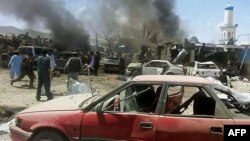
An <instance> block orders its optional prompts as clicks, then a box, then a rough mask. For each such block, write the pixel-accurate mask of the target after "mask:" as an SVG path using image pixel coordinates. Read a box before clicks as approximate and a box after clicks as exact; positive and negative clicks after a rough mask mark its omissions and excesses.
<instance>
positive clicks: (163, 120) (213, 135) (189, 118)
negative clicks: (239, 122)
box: [157, 87, 234, 141]
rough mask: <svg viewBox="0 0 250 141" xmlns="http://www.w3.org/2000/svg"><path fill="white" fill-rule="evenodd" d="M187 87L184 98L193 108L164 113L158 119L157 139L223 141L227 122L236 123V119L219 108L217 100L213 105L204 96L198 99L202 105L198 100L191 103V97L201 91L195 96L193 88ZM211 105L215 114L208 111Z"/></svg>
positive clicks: (160, 140) (161, 140) (159, 140)
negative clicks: (181, 111) (192, 91)
mask: <svg viewBox="0 0 250 141" xmlns="http://www.w3.org/2000/svg"><path fill="white" fill-rule="evenodd" d="M192 88H193V87H192ZM185 89H186V90H185V91H187V93H184V98H185V99H186V100H187V101H189V102H190V103H189V104H190V106H191V108H190V107H188V108H186V111H185V112H184V113H181V114H180V113H163V115H161V116H160V117H159V119H158V124H157V140H158V141H163V140H174V141H183V140H185V141H201V140H202V141H223V126H224V125H225V124H234V121H233V120H232V119H231V118H228V117H227V116H226V114H225V113H224V112H223V111H222V109H221V108H219V105H220V104H218V103H217V102H216V100H214V102H213V104H214V105H211V102H208V103H206V101H204V100H205V99H202V98H200V99H199V101H198V103H199V104H200V105H197V101H196V102H195V101H193V102H192V103H191V101H190V100H189V98H190V99H191V98H194V97H195V96H196V95H195V94H197V95H198V93H199V92H195V94H194V95H195V96H194V97H193V96H191V95H190V92H191V89H190V88H188V89H187V88H185ZM193 90H195V89H193ZM189 95H190V96H189ZM187 97H189V98H187ZM207 98H208V99H209V100H210V101H211V100H213V99H211V98H212V97H207ZM186 100H184V101H185V102H184V101H183V103H186ZM168 102H169V101H168V100H166V103H168ZM166 105H169V104H166ZM192 106H193V108H192ZM195 106H196V108H195ZM204 106H208V107H204ZM211 107H214V115H213V114H210V113H209V112H208V113H206V111H209V110H208V109H213V108H211ZM197 108H198V109H200V112H201V113H200V114H199V113H198V112H197V111H198V110H197ZM166 109H167V107H166ZM176 109H177V108H176ZM180 110H181V109H180ZM195 111H196V112H195ZM202 112H203V113H202Z"/></svg>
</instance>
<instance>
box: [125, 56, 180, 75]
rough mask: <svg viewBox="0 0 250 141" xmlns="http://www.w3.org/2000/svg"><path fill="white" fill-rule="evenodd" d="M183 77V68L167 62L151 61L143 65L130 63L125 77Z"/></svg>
mask: <svg viewBox="0 0 250 141" xmlns="http://www.w3.org/2000/svg"><path fill="white" fill-rule="evenodd" d="M140 74H142V75H162V74H163V75H166V74H167V75H170V74H175V75H183V74H184V73H183V67H181V66H175V65H173V64H171V63H170V62H169V61H167V60H151V61H149V62H147V63H145V64H142V63H130V64H129V65H128V67H127V69H126V75H129V76H133V77H134V76H137V75H140Z"/></svg>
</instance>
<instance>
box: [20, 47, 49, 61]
mask: <svg viewBox="0 0 250 141" xmlns="http://www.w3.org/2000/svg"><path fill="white" fill-rule="evenodd" d="M17 49H18V50H19V52H20V53H21V54H33V57H34V58H37V57H38V56H41V55H42V50H47V51H48V52H49V51H51V52H54V49H52V48H49V47H43V46H20V47H18V48H17Z"/></svg>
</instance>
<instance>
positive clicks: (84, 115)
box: [10, 75, 250, 141]
mask: <svg viewBox="0 0 250 141" xmlns="http://www.w3.org/2000/svg"><path fill="white" fill-rule="evenodd" d="M216 85H218V84H216V83H213V82H212V81H210V80H208V79H205V78H201V77H196V76H181V75H141V76H137V77H135V78H133V79H132V80H130V81H127V82H126V83H125V84H124V85H122V86H120V87H118V88H116V89H115V90H113V91H112V92H110V93H108V94H106V95H102V96H101V95H93V96H87V95H84V94H76V95H70V96H64V97H60V98H55V99H54V100H51V101H48V102H44V103H41V104H38V105H36V106H33V107H30V108H28V109H26V110H24V111H21V112H19V113H18V114H17V115H16V116H15V122H12V124H11V125H10V137H11V139H12V141H27V140H29V141H40V140H50V141H70V140H130V141H131V140H143V141H164V140H175V141H183V140H187V141H200V140H202V141H223V131H224V125H229V124H231V125H242V124H244V125H250V118H249V112H247V111H248V110H249V106H246V105H243V104H240V103H239V102H238V101H237V99H236V98H234V95H231V94H230V93H227V92H223V91H219V90H218V89H217V87H216ZM220 94H225V95H226V96H227V99H226V100H225V99H220V98H219V97H218V95H220Z"/></svg>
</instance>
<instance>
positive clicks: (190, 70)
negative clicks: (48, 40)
mask: <svg viewBox="0 0 250 141" xmlns="http://www.w3.org/2000/svg"><path fill="white" fill-rule="evenodd" d="M220 73H221V71H220V69H219V68H218V66H217V65H216V64H215V63H214V62H211V61H208V62H198V61H193V62H191V63H190V65H189V66H188V67H187V75H192V76H201V77H218V76H219V75H220Z"/></svg>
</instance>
